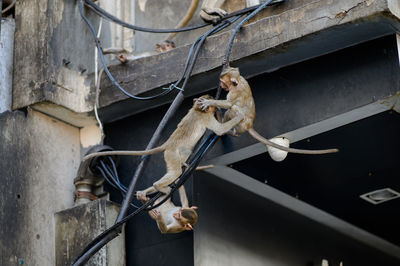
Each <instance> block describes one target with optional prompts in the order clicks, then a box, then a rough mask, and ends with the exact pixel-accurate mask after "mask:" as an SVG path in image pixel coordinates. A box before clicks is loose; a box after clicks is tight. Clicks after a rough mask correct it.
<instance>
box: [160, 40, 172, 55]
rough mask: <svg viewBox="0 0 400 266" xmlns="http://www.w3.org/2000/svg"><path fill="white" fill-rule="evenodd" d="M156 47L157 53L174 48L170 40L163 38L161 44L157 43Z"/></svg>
mask: <svg viewBox="0 0 400 266" xmlns="http://www.w3.org/2000/svg"><path fill="white" fill-rule="evenodd" d="M156 47H157V49H156V51H157V52H158V53H164V52H168V51H171V50H172V49H174V48H175V43H174V42H173V41H170V40H165V41H163V42H162V43H161V44H159V43H157V44H156Z"/></svg>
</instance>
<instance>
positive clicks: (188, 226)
mask: <svg viewBox="0 0 400 266" xmlns="http://www.w3.org/2000/svg"><path fill="white" fill-rule="evenodd" d="M184 228H185V230H186V231H191V230H193V226H192V225H191V224H185V226H184Z"/></svg>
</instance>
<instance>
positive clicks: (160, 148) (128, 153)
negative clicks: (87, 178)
mask: <svg viewBox="0 0 400 266" xmlns="http://www.w3.org/2000/svg"><path fill="white" fill-rule="evenodd" d="M164 150H165V143H164V144H163V145H161V146H158V147H155V148H153V149H150V150H144V151H102V152H94V153H91V154H88V155H86V156H85V157H83V159H82V162H84V161H87V160H89V159H92V158H94V157H99V156H109V155H138V156H141V155H150V154H155V153H159V152H163V151H164Z"/></svg>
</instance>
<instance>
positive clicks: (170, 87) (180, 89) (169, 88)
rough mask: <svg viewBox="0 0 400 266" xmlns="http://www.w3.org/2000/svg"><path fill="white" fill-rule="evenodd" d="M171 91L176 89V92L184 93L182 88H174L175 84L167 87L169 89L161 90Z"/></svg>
mask: <svg viewBox="0 0 400 266" xmlns="http://www.w3.org/2000/svg"><path fill="white" fill-rule="evenodd" d="M173 89H177V90H179V91H184V90H183V89H182V88H179V87H178V86H176V85H175V84H171V85H169V87H168V88H163V90H170V91H171V90H173Z"/></svg>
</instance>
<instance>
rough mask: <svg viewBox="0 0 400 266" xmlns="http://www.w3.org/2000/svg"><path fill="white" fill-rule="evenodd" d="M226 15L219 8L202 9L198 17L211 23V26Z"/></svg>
mask: <svg viewBox="0 0 400 266" xmlns="http://www.w3.org/2000/svg"><path fill="white" fill-rule="evenodd" d="M226 14H228V13H227V12H226V11H225V10H223V9H221V8H210V7H203V8H202V9H201V11H200V17H201V18H202V19H203V20H204V21H206V22H211V23H213V24H215V23H217V21H218V20H219V19H220V18H222V17H223V16H226Z"/></svg>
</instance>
